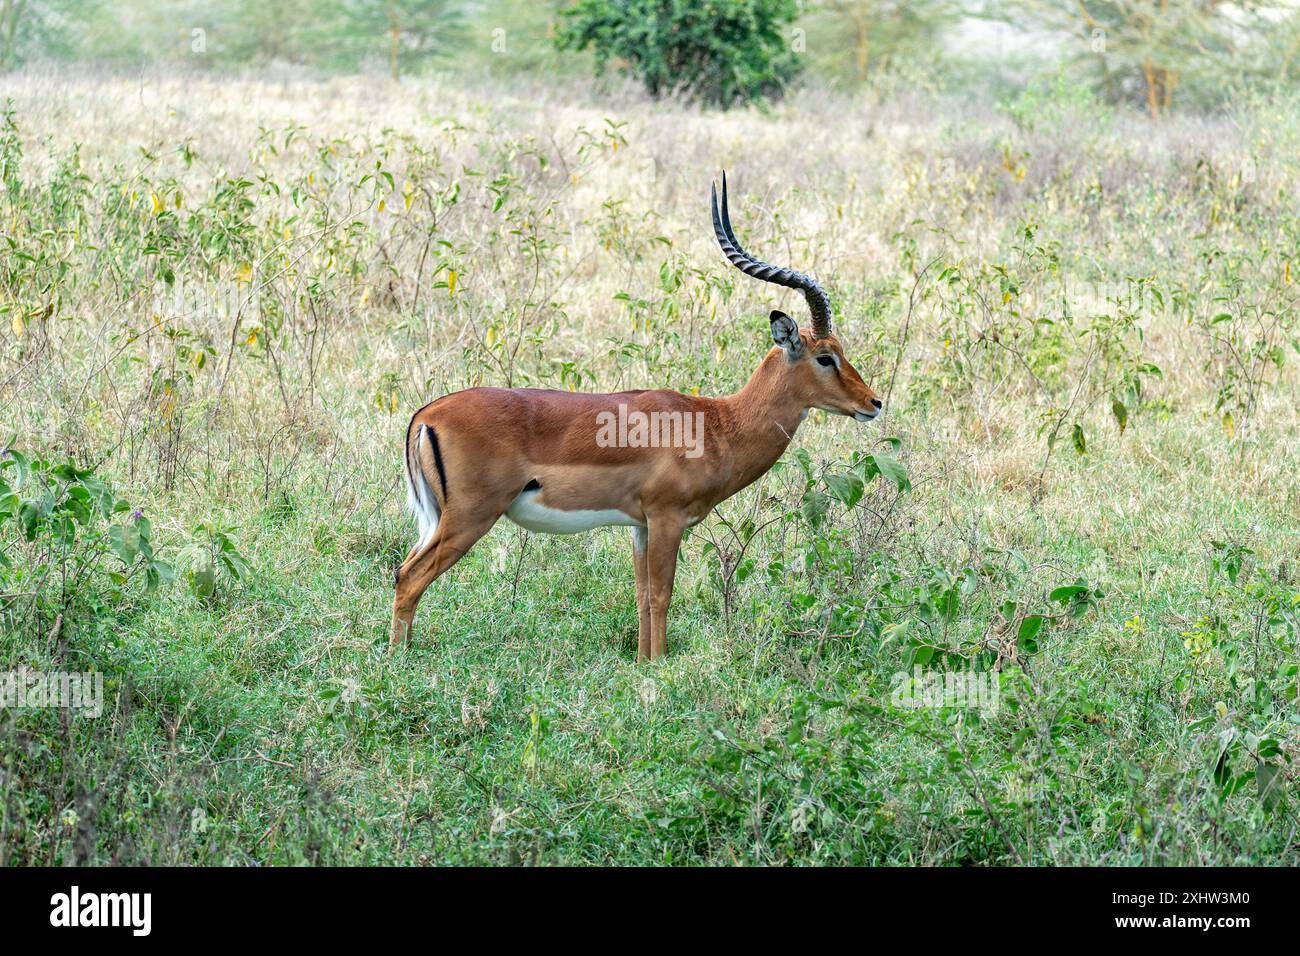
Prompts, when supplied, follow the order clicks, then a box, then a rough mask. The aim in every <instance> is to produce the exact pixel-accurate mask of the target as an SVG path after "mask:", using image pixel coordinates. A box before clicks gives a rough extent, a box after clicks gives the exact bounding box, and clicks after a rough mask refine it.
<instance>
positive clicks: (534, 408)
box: [390, 329, 879, 659]
mask: <svg viewBox="0 0 1300 956" xmlns="http://www.w3.org/2000/svg"><path fill="white" fill-rule="evenodd" d="M800 338H801V340H802V349H801V350H800V351H799V353H798V354H797V355H795V356H793V357H792V356H791V355H790V353H789V352H787V351H785V350H784V349H781V348H773V349H772V350H771V351H770V352H768V354H767V356H766V357H765V358H764V359H763V361H762V363H761V364H760V365H759V367H758V369H757V370H756V371H755V372H754V374H753V376H752V377H751V378H750V380H749V382H748V383H747V384H746V385H745V387H744V388H742V389H741V390H740V391H739V392H737V393H736V394H734V395H729V396H726V397H724V398H704V397H696V396H689V395H682V394H679V393H677V392H672V391H668V390H666V389H657V390H653V391H633V392H615V393H612V394H603V395H589V394H574V393H571V392H559V391H547V390H541V389H525V388H519V389H504V388H472V389H467V390H465V391H462V392H455V393H453V394H451V395H446V396H444V397H442V398H440V399H438V400H437V401H435V402H433V403H431V404H429V405H426V406H425V407H424V408H422V409H420V411H419V412H417V413H416V415H415V417H414V419H412V423H411V428H410V429H409V432H408V441H410V442H411V443H412V446H411V447H409V448H408V454H410V455H411V456H412V461H413V462H414V464H415V466H416V467H418V468H419V469H421V470H422V472H423V475H424V479H425V481H427V482H428V486H429V488H431V489H433V491H434V493H435V496H436V498H437V502H438V506H439V509H440V511H441V519H440V522H439V525H438V530H437V532H436V533H435V534H434V536H433V538H432V539H431V540H430V541H429V542H428V543H427V544H426V545H425V546H424V547H417V548H416V549H414V550H413V551H412V552H411V554H410V555H408V556H407V558H406V560H405V561H404V562H403V563H402V566H401V567H400V568H399V569H398V572H397V594H396V597H395V600H394V604H393V622H392V630H391V636H390V647H391V648H396V647H398V646H399V645H400V644H401V643H402V641H403V640H405V639H407V638H409V636H410V630H411V623H412V620H413V619H414V616H415V608H416V604H417V603H418V602H419V600H420V596H421V595H422V594H423V593H424V591H425V589H426V588H427V587H428V586H429V585H430V584H431V583H432V582H433V580H434V579H435V578H437V577H438V576H439V575H440V574H442V573H443V572H444V571H446V570H447V569H448V568H450V567H451V566H452V565H453V564H455V563H456V562H457V561H458V560H460V558H461V556H462V555H464V554H465V553H466V552H467V551H468V550H469V549H470V547H472V546H473V544H474V542H475V541H477V540H478V539H479V538H480V537H482V536H483V535H484V534H486V533H487V531H488V530H489V529H490V528H491V527H492V526H493V525H494V524H495V523H496V522H497V520H498V519H499V518H500V517H501V516H502V514H504V513H505V511H506V509H508V508H509V507H510V506H511V504H512V502H513V501H514V500H515V498H516V497H517V496H518V495H519V494H520V492H521V491H522V490H523V488H524V486H525V485H527V484H528V482H530V481H533V480H536V481H538V482H540V483H541V486H542V487H541V492H540V502H541V503H542V504H544V505H546V506H547V507H549V508H556V509H561V510H565V511H572V510H582V509H593V510H603V509H617V510H619V511H621V512H623V513H624V514H625V515H627V516H629V518H630V519H632V520H634V521H635V522H636V523H637V524H638V525H640V528H637V529H635V531H640V530H641V529H642V528H644V529H647V531H648V533H647V534H643V535H637V534H636V533H635V532H634V536H633V556H634V561H635V566H636V598H637V610H638V614H639V618H640V623H639V634H638V638H637V656H638V658H639V659H647V658H649V659H653V658H656V657H659V656H660V655H661V654H663V653H664V651H665V649H666V647H667V633H666V625H667V614H668V607H669V603H670V601H671V599H672V589H673V577H674V574H675V570H676V565H677V549H678V545H679V544H680V542H681V537H682V533H683V532H684V531H685V529H686V528H687V527H688V526H689V525H690V524H692V523H694V522H696V521H699V520H701V519H703V518H704V517H705V515H707V514H708V513H709V511H710V510H711V509H712V508H713V507H714V506H716V505H717V504H718V503H719V502H722V501H724V500H726V499H727V498H729V497H731V496H732V495H734V494H735V493H736V492H738V491H740V490H741V489H742V488H744V487H745V486H746V485H749V484H750V483H751V482H753V481H755V480H756V479H757V478H759V477H760V476H761V475H763V474H764V473H765V472H766V471H767V470H768V469H769V468H771V467H772V465H773V464H774V463H775V462H776V460H777V459H778V458H779V457H780V456H781V453H782V452H784V451H785V448H786V446H787V445H788V444H789V443H790V440H791V438H792V437H793V436H794V433H795V430H796V429H797V428H798V427H799V422H800V421H801V419H802V418H803V415H804V413H805V412H806V411H807V410H808V409H809V408H824V409H826V410H828V411H832V412H838V413H840V414H845V415H854V414H855V413H866V414H873V413H874V412H875V410H876V409H877V408H879V402H878V400H877V399H876V394H875V392H873V391H872V390H871V388H870V387H869V386H868V385H867V384H866V383H865V382H864V381H863V380H862V376H860V375H859V374H858V372H857V370H856V369H854V368H853V366H852V365H850V364H849V362H848V361H847V360H846V359H845V358H844V350H843V349H842V348H841V346H840V343H839V341H838V340H837V339H836V338H835V337H834V336H830V337H827V338H825V339H820V340H816V341H814V340H813V337H812V333H811V332H810V331H809V330H807V329H803V330H800ZM828 353H833V354H834V356H835V357H836V358H837V359H838V361H839V364H838V366H837V367H836V368H824V367H822V366H819V365H818V364H817V362H816V358H817V356H818V355H822V354H828ZM620 403H622V404H625V405H626V406H627V408H628V409H629V410H639V411H643V412H651V411H673V410H676V411H681V412H702V413H703V415H704V423H705V430H704V439H703V453H702V454H701V455H700V456H699V457H696V458H691V457H688V456H687V454H686V450H685V449H683V448H621V447H614V448H606V447H601V446H600V445H598V444H597V441H596V435H597V431H598V427H599V426H598V420H597V414H598V413H600V412H603V411H609V412H615V411H616V410H617V408H618V406H619V404H620ZM420 425H428V426H430V427H431V428H432V429H433V430H434V433H435V434H436V436H437V440H438V448H439V451H440V453H441V456H442V462H443V467H444V471H445V474H446V482H447V487H446V494H445V496H444V494H443V488H442V485H441V480H440V476H439V474H438V471H437V468H436V466H435V462H434V461H433V455H432V453H431V451H430V449H429V448H428V446H427V444H426V445H425V446H424V449H423V451H424V453H423V455H417V449H416V448H415V447H414V443H415V437H416V436H417V435H418V433H419V426H420ZM638 541H644V542H645V548H644V550H642V549H641V548H639V547H637V542H638Z"/></svg>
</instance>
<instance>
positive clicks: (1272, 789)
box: [1255, 760, 1286, 811]
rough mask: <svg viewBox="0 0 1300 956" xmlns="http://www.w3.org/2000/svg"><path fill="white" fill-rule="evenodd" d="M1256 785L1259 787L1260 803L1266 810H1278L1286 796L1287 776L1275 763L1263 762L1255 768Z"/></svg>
mask: <svg viewBox="0 0 1300 956" xmlns="http://www.w3.org/2000/svg"><path fill="white" fill-rule="evenodd" d="M1255 783H1256V785H1257V786H1258V787H1259V802H1260V803H1261V804H1263V806H1264V809H1265V810H1269V811H1273V810H1276V809H1277V808H1278V807H1279V806H1280V805H1281V803H1282V797H1283V796H1284V795H1285V794H1286V775H1285V774H1284V773H1282V768H1281V767H1280V766H1278V765H1277V764H1275V763H1266V762H1265V761H1263V760H1261V761H1260V762H1259V764H1258V766H1256V767H1255Z"/></svg>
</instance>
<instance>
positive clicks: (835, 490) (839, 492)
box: [826, 472, 864, 509]
mask: <svg viewBox="0 0 1300 956" xmlns="http://www.w3.org/2000/svg"><path fill="white" fill-rule="evenodd" d="M826 488H827V489H828V490H829V491H830V493H831V497H833V498H835V499H836V500H837V501H840V502H842V503H843V504H844V507H846V508H850V509H851V508H852V507H853V506H854V505H856V504H857V503H858V502H859V501H861V500H862V493H863V490H864V488H863V484H862V479H861V478H859V477H858V476H857V475H855V474H853V473H852V472H848V473H846V474H843V475H827V476H826Z"/></svg>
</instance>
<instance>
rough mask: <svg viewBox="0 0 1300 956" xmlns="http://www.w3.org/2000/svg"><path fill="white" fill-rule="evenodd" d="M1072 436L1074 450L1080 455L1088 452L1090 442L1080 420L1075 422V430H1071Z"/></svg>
mask: <svg viewBox="0 0 1300 956" xmlns="http://www.w3.org/2000/svg"><path fill="white" fill-rule="evenodd" d="M1070 438H1071V439H1072V440H1073V442H1074V450H1075V451H1077V452H1078V453H1079V454H1080V455H1086V454H1088V442H1087V441H1086V440H1085V439H1084V437H1083V426H1082V425H1080V424H1079V423H1078V422H1075V423H1074V431H1073V432H1071V434H1070Z"/></svg>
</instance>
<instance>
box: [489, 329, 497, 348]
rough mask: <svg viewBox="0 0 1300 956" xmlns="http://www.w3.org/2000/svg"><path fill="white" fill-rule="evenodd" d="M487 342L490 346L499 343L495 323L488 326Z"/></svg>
mask: <svg viewBox="0 0 1300 956" xmlns="http://www.w3.org/2000/svg"><path fill="white" fill-rule="evenodd" d="M487 344H488V348H491V347H492V346H494V345H496V344H497V327H496V326H495V325H491V326H488V330H487Z"/></svg>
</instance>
